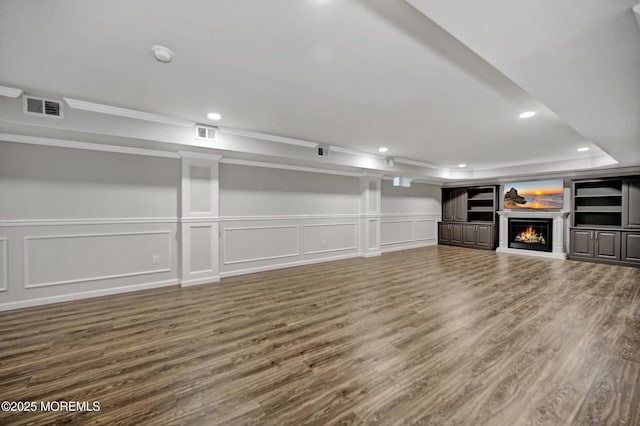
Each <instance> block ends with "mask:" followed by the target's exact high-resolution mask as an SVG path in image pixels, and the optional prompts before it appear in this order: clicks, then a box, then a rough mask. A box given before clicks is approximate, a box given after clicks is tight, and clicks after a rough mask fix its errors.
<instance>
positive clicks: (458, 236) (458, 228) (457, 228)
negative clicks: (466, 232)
mask: <svg viewBox="0 0 640 426" xmlns="http://www.w3.org/2000/svg"><path fill="white" fill-rule="evenodd" d="M450 226H451V228H450V229H451V242H452V243H453V244H462V224H461V223H451V224H450Z"/></svg>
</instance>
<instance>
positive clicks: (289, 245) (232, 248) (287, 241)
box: [223, 225, 300, 265]
mask: <svg viewBox="0 0 640 426" xmlns="http://www.w3.org/2000/svg"><path fill="white" fill-rule="evenodd" d="M299 228H300V227H299V226H298V225H273V226H252V227H241V228H225V229H224V231H223V262H224V264H225V265H230V264H234V263H245V262H255V261H260V260H270V259H280V258H285V257H292V256H298V255H299V253H300V247H299V242H298V240H299V238H298V237H299Z"/></svg>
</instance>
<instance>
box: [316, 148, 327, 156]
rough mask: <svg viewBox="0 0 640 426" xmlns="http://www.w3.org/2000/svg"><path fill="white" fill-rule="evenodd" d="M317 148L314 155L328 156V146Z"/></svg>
mask: <svg viewBox="0 0 640 426" xmlns="http://www.w3.org/2000/svg"><path fill="white" fill-rule="evenodd" d="M317 149H318V150H317V151H316V155H317V156H318V157H328V156H329V148H327V147H326V146H319V147H318V148H317Z"/></svg>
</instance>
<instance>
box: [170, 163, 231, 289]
mask: <svg viewBox="0 0 640 426" xmlns="http://www.w3.org/2000/svg"><path fill="white" fill-rule="evenodd" d="M180 156H181V157H182V184H181V188H180V223H181V227H180V231H181V232H180V235H181V238H180V242H181V244H180V252H181V262H180V264H181V273H180V274H181V282H182V286H183V287H186V286H190V285H197V284H207V283H212V282H217V281H220V265H219V247H220V244H219V241H220V229H219V228H220V217H219V197H218V191H219V185H218V162H219V160H220V158H222V157H221V156H219V155H211V154H199V153H193V152H180Z"/></svg>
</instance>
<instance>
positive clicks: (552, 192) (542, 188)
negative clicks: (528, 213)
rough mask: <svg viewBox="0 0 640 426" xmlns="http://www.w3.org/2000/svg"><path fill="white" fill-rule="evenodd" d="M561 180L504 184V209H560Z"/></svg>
mask: <svg viewBox="0 0 640 426" xmlns="http://www.w3.org/2000/svg"><path fill="white" fill-rule="evenodd" d="M562 193H563V184H562V179H551V180H536V181H529V182H516V183H506V184H505V185H504V208H505V209H561V208H562V205H563V202H562V200H563V198H562Z"/></svg>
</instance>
